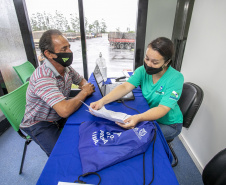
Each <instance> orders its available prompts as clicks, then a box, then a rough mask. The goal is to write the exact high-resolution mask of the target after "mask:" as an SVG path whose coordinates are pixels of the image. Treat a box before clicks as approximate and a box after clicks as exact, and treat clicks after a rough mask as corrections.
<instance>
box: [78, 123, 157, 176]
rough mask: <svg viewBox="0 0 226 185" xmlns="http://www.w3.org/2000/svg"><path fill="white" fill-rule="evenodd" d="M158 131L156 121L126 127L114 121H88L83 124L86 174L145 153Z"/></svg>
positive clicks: (82, 151) (81, 135)
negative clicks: (129, 127)
mask: <svg viewBox="0 0 226 185" xmlns="http://www.w3.org/2000/svg"><path fill="white" fill-rule="evenodd" d="M155 134H156V127H155V124H154V122H152V121H144V122H140V123H138V124H137V126H136V127H135V128H134V129H129V130H127V129H124V128H122V127H120V126H118V125H117V124H115V123H114V122H111V121H110V122H100V121H91V122H84V123H82V124H81V125H80V127H79V154H80V159H81V163H82V170H83V174H88V173H93V172H97V171H100V170H101V169H103V168H106V167H109V166H112V165H114V164H116V163H119V162H121V161H124V160H126V159H129V158H131V157H134V156H136V155H138V154H141V153H144V152H145V151H146V150H147V149H148V147H149V146H150V144H151V142H152V141H153V138H154V137H155Z"/></svg>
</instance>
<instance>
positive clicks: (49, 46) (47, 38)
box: [39, 30, 62, 56]
mask: <svg viewBox="0 0 226 185" xmlns="http://www.w3.org/2000/svg"><path fill="white" fill-rule="evenodd" d="M53 35H62V33H61V32H60V31H59V30H48V31H46V32H44V33H43V34H42V36H41V38H40V40H39V48H40V50H41V52H42V54H43V55H44V51H45V50H49V51H52V52H54V46H53V42H52V36H53ZM44 56H45V55H44Z"/></svg>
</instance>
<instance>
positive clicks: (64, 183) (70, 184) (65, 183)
mask: <svg viewBox="0 0 226 185" xmlns="http://www.w3.org/2000/svg"><path fill="white" fill-rule="evenodd" d="M73 184H76V185H84V184H81V183H75V182H58V184H57V185H73ZM86 185H94V184H86Z"/></svg>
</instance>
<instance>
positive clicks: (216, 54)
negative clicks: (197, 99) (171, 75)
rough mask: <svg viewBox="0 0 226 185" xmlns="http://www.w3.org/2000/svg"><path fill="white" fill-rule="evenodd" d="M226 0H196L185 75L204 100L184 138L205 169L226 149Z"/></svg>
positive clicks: (187, 47) (184, 61)
mask: <svg viewBox="0 0 226 185" xmlns="http://www.w3.org/2000/svg"><path fill="white" fill-rule="evenodd" d="M225 70H226V1H222V0H205V1H200V0H197V1H195V4H194V8H193V14H192V18H191V23H190V29H189V34H188V40H187V44H186V48H185V53H184V59H183V64H182V69H181V72H182V73H183V74H184V77H185V81H187V82H188V81H190V82H193V83H196V84H197V85H199V86H200V87H201V88H202V89H203V91H204V100H203V103H202V105H201V108H200V109H199V112H198V113H197V115H196V117H195V119H194V121H193V123H192V125H191V127H190V128H189V129H184V128H183V130H182V137H183V138H184V140H185V141H186V143H187V144H188V145H189V147H190V149H191V150H192V152H193V154H194V155H195V156H196V158H197V160H198V161H199V162H200V165H201V167H202V168H203V167H204V166H205V165H206V164H207V162H208V161H209V160H210V159H211V158H212V157H213V156H214V155H215V154H216V153H218V152H219V151H220V150H222V149H224V148H225V146H226V96H225V95H224V93H225V92H226V82H225V80H226V71H225Z"/></svg>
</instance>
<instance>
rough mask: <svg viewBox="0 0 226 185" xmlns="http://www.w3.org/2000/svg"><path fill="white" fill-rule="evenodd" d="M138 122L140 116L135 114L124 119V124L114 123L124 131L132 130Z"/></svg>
mask: <svg viewBox="0 0 226 185" xmlns="http://www.w3.org/2000/svg"><path fill="white" fill-rule="evenodd" d="M139 122H140V115H139V114H137V115H134V116H130V117H129V118H127V119H125V120H124V123H119V122H116V124H118V125H119V126H121V127H123V128H126V129H133V128H134V127H136V125H137V123H139Z"/></svg>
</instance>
